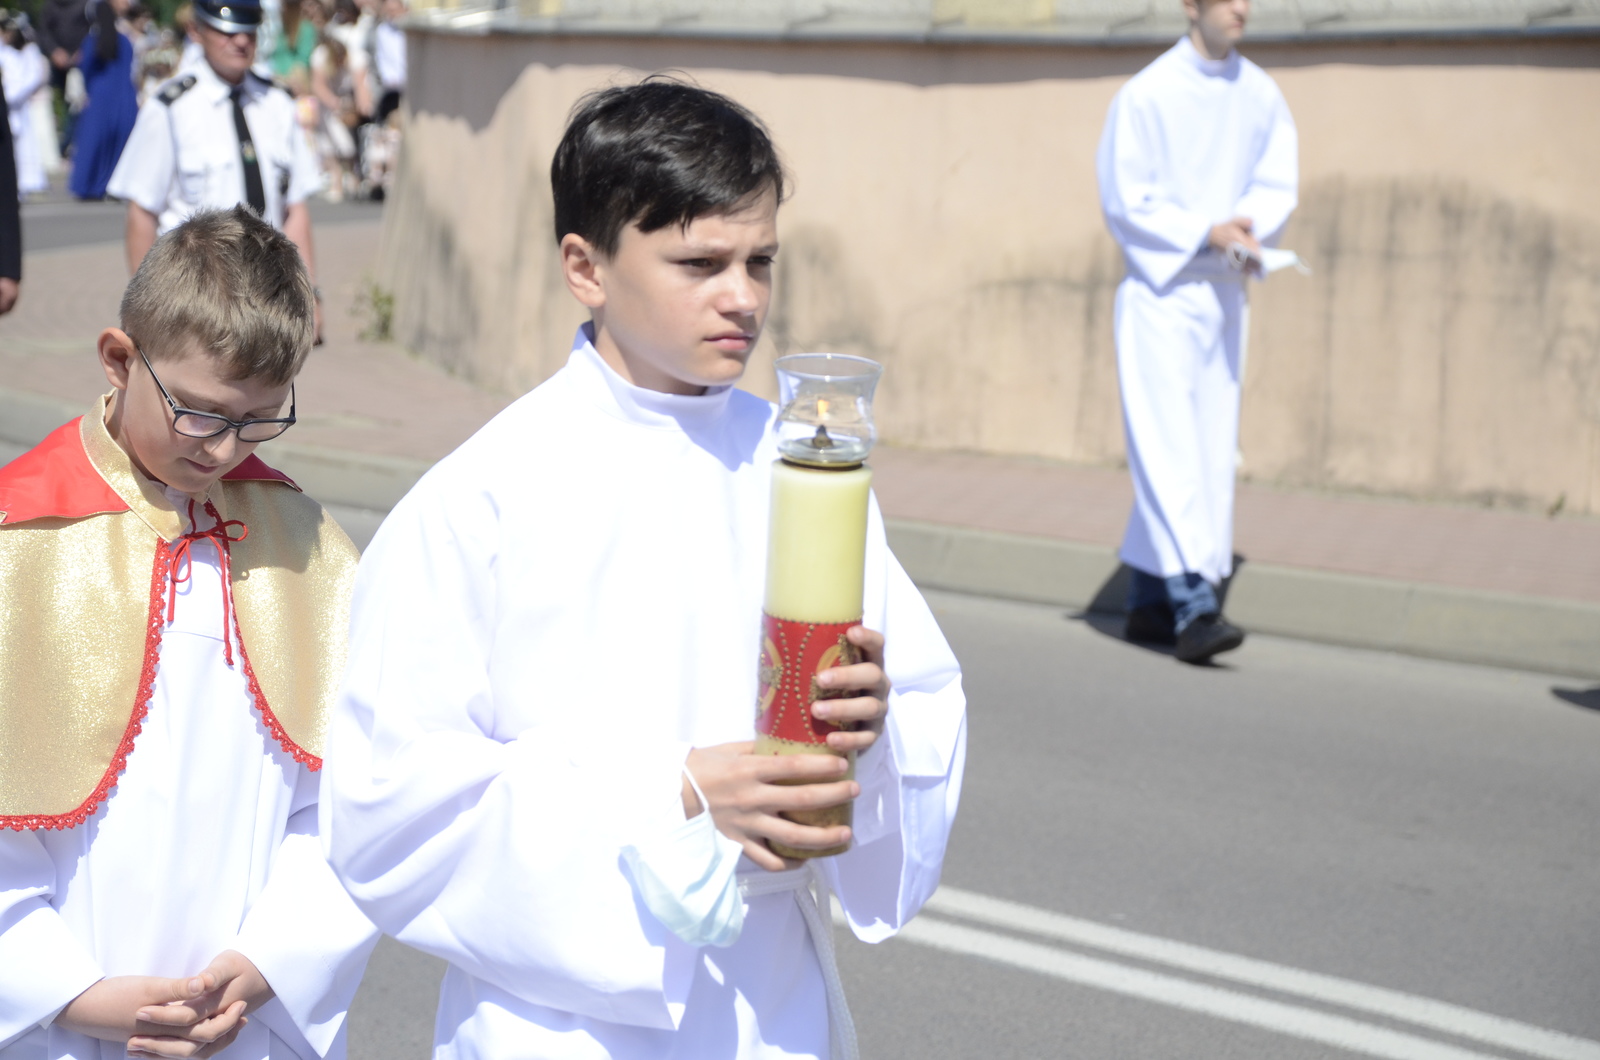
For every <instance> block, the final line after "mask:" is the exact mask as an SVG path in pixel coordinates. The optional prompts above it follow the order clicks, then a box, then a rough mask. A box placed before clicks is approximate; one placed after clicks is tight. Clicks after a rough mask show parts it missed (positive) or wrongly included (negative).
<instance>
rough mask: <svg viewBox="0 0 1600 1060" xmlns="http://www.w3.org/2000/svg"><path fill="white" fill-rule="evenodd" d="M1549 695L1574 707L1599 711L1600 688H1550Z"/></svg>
mask: <svg viewBox="0 0 1600 1060" xmlns="http://www.w3.org/2000/svg"><path fill="white" fill-rule="evenodd" d="M1550 694H1551V695H1552V696H1555V697H1556V698H1557V699H1559V700H1561V701H1562V702H1564V703H1571V704H1572V705H1573V706H1575V707H1582V708H1583V709H1584V710H1596V711H1600V688H1552V689H1551V690H1550Z"/></svg>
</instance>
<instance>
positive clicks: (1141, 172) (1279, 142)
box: [1097, 37, 1299, 584]
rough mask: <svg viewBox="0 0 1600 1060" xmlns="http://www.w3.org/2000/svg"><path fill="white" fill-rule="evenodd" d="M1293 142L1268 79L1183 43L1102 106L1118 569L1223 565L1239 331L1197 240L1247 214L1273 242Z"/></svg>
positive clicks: (1215, 574)
mask: <svg viewBox="0 0 1600 1060" xmlns="http://www.w3.org/2000/svg"><path fill="white" fill-rule="evenodd" d="M1298 149H1299V142H1298V139H1297V137H1296V134H1295V127H1294V121H1293V119H1292V118H1291V117H1290V116H1289V108H1288V106H1287V105H1286V104H1285V103H1284V101H1283V96H1282V94H1281V93H1280V92H1279V91H1278V86H1277V85H1275V84H1274V83H1273V81H1272V79H1271V78H1270V77H1268V76H1267V74H1266V73H1265V71H1263V70H1262V69H1261V68H1260V67H1259V66H1257V65H1255V64H1254V63H1252V62H1250V61H1249V60H1248V59H1245V58H1243V57H1242V56H1241V55H1239V53H1238V52H1237V51H1235V52H1232V53H1230V54H1229V55H1228V57H1227V58H1226V59H1221V60H1210V59H1205V58H1203V57H1202V56H1201V55H1200V53H1199V52H1198V51H1196V50H1195V47H1194V45H1193V44H1192V43H1190V41H1189V38H1188V37H1184V38H1183V39H1182V40H1180V41H1179V42H1178V43H1177V44H1176V45H1174V46H1173V47H1172V48H1171V49H1169V50H1168V51H1167V52H1166V53H1165V54H1163V55H1162V56H1161V57H1160V58H1158V59H1157V60H1156V61H1155V62H1153V63H1151V64H1150V65H1149V66H1147V67H1145V68H1144V69H1143V70H1141V71H1140V72H1139V73H1138V74H1136V75H1135V76H1134V77H1133V78H1132V79H1130V80H1129V81H1128V83H1127V84H1126V85H1124V86H1123V87H1122V89H1121V91H1119V92H1118V93H1117V96H1116V98H1115V99H1114V100H1113V101H1112V104H1111V110H1110V113H1109V114H1108V115H1107V117H1106V126H1105V132H1104V134H1103V135H1102V136H1101V139H1100V151H1099V156H1098V159H1097V162H1098V170H1099V179H1100V204H1101V208H1102V210H1103V211H1104V212H1105V217H1106V223H1107V225H1108V226H1109V227H1110V229H1111V234H1112V236H1113V237H1114V238H1115V239H1116V240H1117V242H1118V244H1120V245H1121V247H1122V251H1123V256H1124V258H1125V259H1126V261H1127V266H1128V274H1127V276H1126V277H1125V278H1124V279H1123V281H1122V283H1121V285H1120V286H1119V287H1118V288H1117V301H1116V325H1115V327H1116V343H1117V370H1118V377H1119V380H1120V382H1121V386H1122V409H1123V424H1124V427H1125V429H1126V432H1127V445H1128V466H1129V469H1130V470H1131V471H1132V474H1133V483H1134V508H1133V514H1132V516H1131V517H1130V518H1129V520H1128V529H1127V533H1126V534H1125V535H1124V537H1123V541H1122V559H1123V561H1124V562H1125V563H1127V564H1128V565H1129V566H1131V567H1134V568H1137V569H1139V570H1142V571H1145V572H1146V573H1149V574H1155V575H1159V576H1162V577H1170V576H1172V575H1174V574H1181V573H1183V572H1185V571H1190V572H1195V573H1198V574H1200V575H1202V576H1203V577H1204V578H1205V579H1206V580H1207V581H1210V582H1212V583H1214V584H1215V583H1218V582H1220V581H1221V580H1222V579H1223V578H1225V577H1227V576H1228V574H1230V573H1231V572H1232V570H1233V480H1234V464H1235V458H1236V454H1237V451H1238V437H1239V385H1240V376H1241V372H1242V364H1241V361H1242V356H1243V350H1244V344H1245V339H1246V335H1247V331H1248V314H1249V308H1248V301H1247V296H1246V292H1245V287H1244V276H1243V274H1242V273H1241V272H1239V271H1238V270H1237V269H1234V268H1232V267H1231V266H1229V265H1228V264H1227V262H1226V260H1225V259H1224V258H1223V257H1222V255H1219V254H1217V253H1215V252H1214V251H1211V250H1209V249H1208V248H1207V240H1208V238H1209V235H1210V231H1211V227H1212V226H1213V225H1215V224H1218V223H1220V222H1223V221H1228V220H1231V219H1232V218H1234V217H1248V218H1250V219H1251V220H1252V221H1253V222H1254V223H1255V228H1254V234H1255V236H1256V238H1257V239H1259V240H1260V241H1261V242H1262V243H1263V244H1266V245H1269V246H1270V245H1272V244H1274V243H1275V242H1276V241H1277V239H1278V237H1279V235H1280V234H1281V232H1282V229H1283V226H1284V223H1285V222H1286V221H1288V219H1289V214H1290V213H1291V212H1292V211H1293V210H1294V207H1295V204H1296V188H1297V186H1298V183H1299V161H1298Z"/></svg>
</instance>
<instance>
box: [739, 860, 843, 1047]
mask: <svg viewBox="0 0 1600 1060" xmlns="http://www.w3.org/2000/svg"><path fill="white" fill-rule="evenodd" d="M784 891H793V892H794V900H795V904H797V905H798V906H799V907H800V916H801V918H802V919H803V920H805V922H806V930H807V931H809V932H810V933H811V945H812V946H813V947H814V948H815V949H816V951H817V962H818V963H819V964H821V965H822V982H823V985H824V987H825V988H826V989H827V993H828V1047H829V1052H830V1053H831V1054H832V1060H860V1057H861V1052H860V1049H859V1048H858V1046H857V1045H856V1024H855V1020H854V1019H852V1018H851V1016H850V1003H849V1001H848V1000H847V999H846V998H845V996H844V983H843V982H841V981H840V979H839V962H838V959H837V958H836V957H835V955H834V951H833V923H832V901H831V897H832V892H830V891H829V889H828V881H827V880H826V879H824V878H823V875H822V871H821V869H820V868H818V867H817V863H816V862H814V861H810V862H807V863H806V864H805V865H803V866H801V867H800V868H798V869H789V870H787V871H785V872H750V873H745V872H741V873H740V874H739V893H740V895H742V896H743V897H744V898H746V899H749V898H759V897H761V896H762V895H767V894H782V893H783V892H784Z"/></svg>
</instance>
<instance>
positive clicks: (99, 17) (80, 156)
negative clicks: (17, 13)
mask: <svg viewBox="0 0 1600 1060" xmlns="http://www.w3.org/2000/svg"><path fill="white" fill-rule="evenodd" d="M127 6H128V0H99V2H98V3H96V4H95V5H94V23H95V25H94V29H93V30H91V31H90V33H89V36H88V38H87V39H86V40H85V41H84V48H83V59H82V61H81V62H80V63H79V67H80V68H81V69H82V70H83V86H84V89H85V90H86V91H87V92H88V95H89V102H88V104H87V105H86V106H85V107H84V108H83V113H82V114H80V115H79V116H78V122H77V126H76V128H75V130H74V132H73V143H74V148H73V152H72V179H71V180H69V181H68V182H67V186H68V188H69V189H70V190H71V191H72V194H73V195H75V196H77V197H78V198H80V199H103V198H105V194H106V184H107V183H109V182H110V180H111V171H112V170H114V169H116V168H117V159H118V158H120V157H121V155H122V147H123V145H124V144H126V143H127V142H128V134H129V133H131V132H133V122H134V119H135V118H136V117H138V114H139V96H138V93H137V90H136V89H135V88H134V85H133V42H132V41H130V40H129V39H128V38H127V37H125V36H124V35H123V34H122V33H121V31H119V30H118V29H117V16H118V15H120V14H121V13H122V12H123V11H124V10H126V9H127Z"/></svg>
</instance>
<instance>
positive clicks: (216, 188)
mask: <svg viewBox="0 0 1600 1060" xmlns="http://www.w3.org/2000/svg"><path fill="white" fill-rule="evenodd" d="M260 24H261V3H260V0H195V4H194V22H193V24H192V25H191V26H190V28H189V33H190V35H191V36H192V37H193V39H194V41H195V43H197V44H198V45H199V46H200V49H201V51H202V52H203V53H204V55H205V61H204V62H201V63H195V64H193V65H192V66H190V67H187V68H186V69H184V70H182V71H181V72H180V73H179V74H178V76H176V77H174V78H172V79H171V80H170V81H167V82H166V83H165V84H163V85H162V86H161V87H160V88H159V89H157V91H156V94H155V97H154V98H153V99H152V100H151V102H150V103H148V104H146V105H145V106H144V107H142V108H141V109H140V111H139V120H138V121H137V122H136V123H135V124H134V127H133V135H131V136H130V137H129V138H128V145H127V147H125V148H123V151H122V158H121V160H120V161H119V162H118V163H117V169H116V172H115V173H113V174H112V175H111V183H110V185H109V187H108V188H107V191H108V193H109V194H110V195H113V196H115V197H117V198H119V199H124V200H126V201H127V203H128V227H127V249H128V270H129V271H130V272H132V271H134V270H136V269H138V267H139V263H140V262H141V261H143V260H144V256H145V252H146V251H148V250H149V249H150V247H151V246H152V245H153V244H154V243H155V241H156V237H157V236H158V235H160V234H161V233H163V232H166V231H167V230H168V229H171V228H174V227H176V226H177V225H179V224H180V223H182V222H183V221H184V220H185V219H187V218H188V217H189V216H190V215H191V214H193V213H194V212H195V211H196V210H200V209H206V208H213V207H215V208H227V207H231V206H234V205H237V204H239V203H244V204H246V205H248V206H249V207H250V208H251V209H253V210H255V211H256V213H258V214H260V215H261V216H262V217H263V218H264V219H265V220H267V221H268V222H270V223H271V224H272V225H274V226H275V227H277V228H279V229H282V231H283V233H284V234H285V235H287V236H288V237H289V238H290V239H292V240H293V241H294V243H295V245H296V246H298V247H299V248H300V256H301V257H302V258H304V259H305V263H306V268H307V269H308V270H310V272H311V276H312V281H313V282H315V280H316V273H317V268H316V259H315V255H314V253H313V250H312V243H311V213H310V211H309V209H308V208H307V206H306V200H307V199H308V198H309V197H310V196H311V195H312V194H314V193H315V192H316V191H318V190H319V189H320V188H321V187H322V171H321V167H319V166H318V165H317V159H316V156H315V155H314V154H312V151H311V146H310V144H309V143H308V142H307V141H306V137H305V133H304V132H303V131H302V130H301V128H300V125H299V122H298V121H297V120H296V116H295V105H294V100H293V99H291V98H290V97H289V94H288V93H287V92H285V91H283V90H282V89H280V88H277V87H275V86H274V85H273V84H272V83H271V82H270V81H267V80H266V79H264V78H262V77H261V76H260V75H259V74H256V73H255V72H253V71H252V70H251V67H252V65H254V63H255V58H256V29H257V27H258V26H260Z"/></svg>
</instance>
